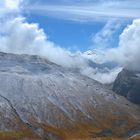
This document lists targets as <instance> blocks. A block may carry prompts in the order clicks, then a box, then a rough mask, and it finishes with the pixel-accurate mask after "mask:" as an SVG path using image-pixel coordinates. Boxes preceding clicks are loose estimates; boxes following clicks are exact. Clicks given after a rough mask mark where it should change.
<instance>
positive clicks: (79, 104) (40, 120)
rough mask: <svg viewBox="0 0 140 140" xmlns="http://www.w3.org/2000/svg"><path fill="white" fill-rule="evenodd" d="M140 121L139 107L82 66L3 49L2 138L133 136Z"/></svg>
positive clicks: (0, 79) (64, 139) (0, 70)
mask: <svg viewBox="0 0 140 140" xmlns="http://www.w3.org/2000/svg"><path fill="white" fill-rule="evenodd" d="M139 125H140V108H139V107H138V106H136V105H134V104H132V103H131V102H129V101H128V100H127V99H125V98H124V97H122V96H119V95H117V94H115V93H114V92H112V91H111V90H109V89H107V88H106V87H105V86H104V85H102V84H100V83H98V82H97V81H95V80H93V79H90V78H88V77H86V76H83V75H81V74H80V73H78V71H77V70H75V69H68V68H63V67H61V66H58V65H56V64H54V63H51V62H49V61H48V60H46V59H43V58H40V57H38V56H30V55H17V54H7V53H0V140H22V139H28V140H41V139H43V140H74V139H75V140H78V139H79V140H80V139H81V140H82V139H83V140H86V139H91V138H95V137H127V136H131V135H133V134H135V133H139V131H140V129H139ZM107 139H108V138H107Z"/></svg>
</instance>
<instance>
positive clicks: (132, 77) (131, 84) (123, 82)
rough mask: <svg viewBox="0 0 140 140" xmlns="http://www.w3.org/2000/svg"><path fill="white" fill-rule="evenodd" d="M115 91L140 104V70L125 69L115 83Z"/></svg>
mask: <svg viewBox="0 0 140 140" xmlns="http://www.w3.org/2000/svg"><path fill="white" fill-rule="evenodd" d="M112 89H113V91H114V92H116V93H117V94H120V95H122V96H125V97H126V98H127V99H128V100H130V101H131V102H133V103H135V104H140V72H138V71H132V70H126V69H123V70H122V71H121V72H120V73H119V75H118V77H117V78H116V80H115V82H114V84H113V88H112Z"/></svg>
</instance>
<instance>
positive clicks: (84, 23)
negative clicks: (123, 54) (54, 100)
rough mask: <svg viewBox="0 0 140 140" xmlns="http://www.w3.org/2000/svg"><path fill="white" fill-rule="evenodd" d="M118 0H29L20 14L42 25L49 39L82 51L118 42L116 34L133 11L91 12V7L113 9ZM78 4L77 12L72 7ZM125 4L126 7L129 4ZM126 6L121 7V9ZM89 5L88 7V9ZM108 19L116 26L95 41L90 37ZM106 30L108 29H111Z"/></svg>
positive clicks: (114, 44)
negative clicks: (98, 41)
mask: <svg viewBox="0 0 140 140" xmlns="http://www.w3.org/2000/svg"><path fill="white" fill-rule="evenodd" d="M119 2H120V1H118V3H117V1H112V0H111V1H110V0H106V3H105V0H98V1H96V0H72V1H69V0H51V1H50V0H38V1H35V0H32V1H31V0H30V3H28V5H27V8H26V6H25V9H26V10H27V9H28V8H29V10H27V11H28V12H27V13H28V14H25V13H24V14H25V16H26V17H27V20H28V21H29V22H30V23H32V22H35V23H38V24H39V26H40V27H41V28H43V29H44V31H45V33H46V34H47V36H48V38H49V40H51V41H53V42H55V43H56V44H58V45H60V46H61V47H64V48H67V49H69V50H71V51H76V50H80V51H86V50H89V49H92V48H93V49H94V48H95V47H117V46H118V42H119V36H120V34H121V32H122V31H123V29H124V28H125V27H126V26H127V24H128V23H131V22H132V19H133V17H132V16H133V15H132V16H131V15H130V17H129V16H127V15H125V14H124V15H123V14H122V13H123V12H122V13H120V14H118V15H117V16H116V15H115V14H116V13H115V12H116V11H113V12H114V13H115V14H114V15H113V14H112V15H109V16H108V13H107V14H105V16H104V14H103V13H101V14H100V13H99V14H98V13H97V15H96V14H95V13H93V15H92V10H93V11H94V9H95V10H96V11H99V12H100V9H101V8H104V9H107V8H108V7H109V8H108V9H110V7H111V6H113V7H115V8H116V9H117V7H119V8H120V7H121V3H119ZM129 2H130V1H128V0H124V3H122V6H124V7H125V3H128V4H129ZM76 6H77V7H76ZM78 8H79V11H78V12H81V13H78V12H77V11H76V10H77V9H78ZM119 8H118V11H119ZM127 8H128V9H129V5H128V7H127ZM127 8H126V7H125V9H127ZM81 9H82V10H83V9H84V11H80V10H81ZM89 9H90V11H88V10H89ZM108 9H107V10H108ZM111 10H112V9H111ZM73 11H74V12H75V13H74V12H73ZM86 11H88V12H91V13H87V12H86ZM101 11H102V10H101ZM103 12H104V11H103ZM125 12H127V10H126V11H125ZM134 12H135V11H134ZM134 18H135V17H134ZM111 20H113V25H111V26H116V24H118V22H119V24H120V25H119V27H118V28H116V29H113V30H114V31H112V32H113V33H111V34H110V35H109V36H108V35H104V36H103V37H102V38H106V39H103V40H100V42H103V43H102V44H101V43H97V42H96V43H95V41H93V38H94V36H96V34H99V33H100V32H101V31H102V30H103V29H104V27H105V26H106V24H107V23H108V22H109V21H111ZM115 21H116V22H115ZM110 28H114V27H110ZM107 30H110V31H111V30H112V29H107ZM101 36H102V35H101ZM104 40H105V42H104Z"/></svg>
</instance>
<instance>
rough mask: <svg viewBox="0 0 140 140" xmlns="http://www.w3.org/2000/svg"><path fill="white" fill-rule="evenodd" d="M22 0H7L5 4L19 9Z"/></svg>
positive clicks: (10, 7)
mask: <svg viewBox="0 0 140 140" xmlns="http://www.w3.org/2000/svg"><path fill="white" fill-rule="evenodd" d="M21 2H22V0H5V5H6V7H7V8H9V9H18V8H19V5H20V3H21Z"/></svg>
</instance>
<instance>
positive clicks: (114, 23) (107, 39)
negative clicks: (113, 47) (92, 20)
mask: <svg viewBox="0 0 140 140" xmlns="http://www.w3.org/2000/svg"><path fill="white" fill-rule="evenodd" d="M121 25H122V22H121V20H119V19H111V20H108V21H107V23H106V24H105V26H104V27H103V28H102V29H101V30H100V31H99V32H98V33H96V34H95V35H93V37H92V41H93V43H94V45H95V46H96V47H98V48H99V47H102V48H104V47H110V44H112V42H113V35H114V34H115V33H116V32H117V31H118V30H119V28H120V27H121Z"/></svg>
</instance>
